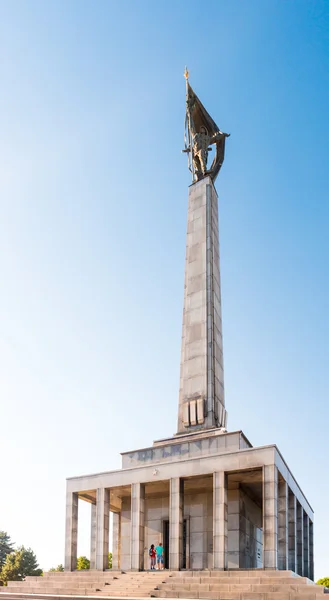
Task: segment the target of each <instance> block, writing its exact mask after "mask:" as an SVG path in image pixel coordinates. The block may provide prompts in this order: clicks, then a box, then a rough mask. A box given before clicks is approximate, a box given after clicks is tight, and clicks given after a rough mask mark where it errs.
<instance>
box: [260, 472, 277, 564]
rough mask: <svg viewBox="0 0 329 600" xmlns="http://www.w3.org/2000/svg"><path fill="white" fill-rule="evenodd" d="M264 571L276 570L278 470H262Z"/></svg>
mask: <svg viewBox="0 0 329 600" xmlns="http://www.w3.org/2000/svg"><path fill="white" fill-rule="evenodd" d="M263 543H264V569H277V568H278V469H277V467H276V466H275V465H267V466H265V467H264V468H263Z"/></svg>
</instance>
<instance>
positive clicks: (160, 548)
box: [155, 542, 164, 571]
mask: <svg viewBox="0 0 329 600" xmlns="http://www.w3.org/2000/svg"><path fill="white" fill-rule="evenodd" d="M155 551H156V555H157V567H158V569H159V571H160V570H162V569H163V565H164V561H163V546H162V544H161V542H160V544H159V545H158V546H157V547H156V549H155Z"/></svg>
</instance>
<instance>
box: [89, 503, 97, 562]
mask: <svg viewBox="0 0 329 600" xmlns="http://www.w3.org/2000/svg"><path fill="white" fill-rule="evenodd" d="M96 522H97V510H96V504H91V522H90V568H91V569H96Z"/></svg>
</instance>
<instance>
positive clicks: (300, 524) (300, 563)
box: [297, 501, 304, 575]
mask: <svg viewBox="0 0 329 600" xmlns="http://www.w3.org/2000/svg"><path fill="white" fill-rule="evenodd" d="M297 573H298V575H304V519H303V508H302V506H301V504H299V502H298V501H297Z"/></svg>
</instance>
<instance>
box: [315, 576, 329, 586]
mask: <svg viewBox="0 0 329 600" xmlns="http://www.w3.org/2000/svg"><path fill="white" fill-rule="evenodd" d="M316 583H317V584H318V585H324V586H325V587H327V588H329V577H322V579H319V581H317V582H316Z"/></svg>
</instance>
